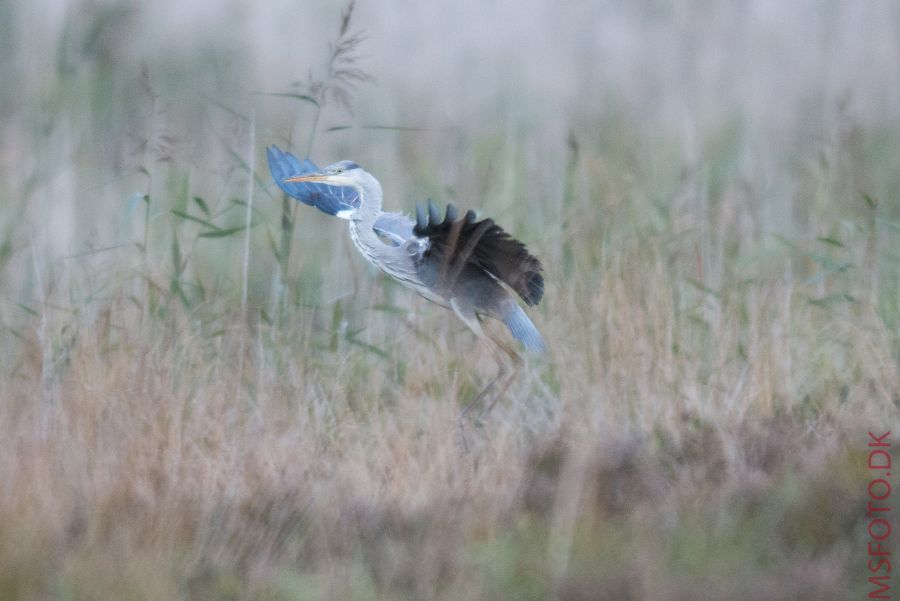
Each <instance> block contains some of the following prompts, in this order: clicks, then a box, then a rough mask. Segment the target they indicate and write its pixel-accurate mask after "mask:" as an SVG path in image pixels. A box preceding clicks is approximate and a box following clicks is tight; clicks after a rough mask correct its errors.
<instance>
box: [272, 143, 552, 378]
mask: <svg viewBox="0 0 900 601" xmlns="http://www.w3.org/2000/svg"><path fill="white" fill-rule="evenodd" d="M267 154H268V159H269V169H270V170H271V172H272V176H273V178H274V179H275V182H276V183H277V184H278V186H279V187H280V188H281V189H282V190H284V191H285V192H286V193H287V194H288V195H290V196H292V197H293V198H296V199H297V200H299V201H301V202H303V203H305V204H308V205H311V206H315V207H317V208H319V209H320V210H322V211H324V212H326V213H328V214H330V215H334V216H336V217H340V218H342V219H347V220H349V222H350V237H351V239H352V240H353V244H354V245H355V246H356V248H357V249H359V251H360V252H361V253H362V254H363V256H364V257H365V258H366V259H367V260H368V261H369V262H371V263H373V264H374V265H376V266H378V268H379V269H381V270H382V271H383V272H385V273H386V274H387V275H389V276H391V277H392V278H394V279H396V280H397V281H399V282H400V283H402V284H404V285H405V286H408V287H409V288H412V289H413V290H415V291H416V292H418V293H419V294H420V295H422V296H424V297H425V298H427V299H428V300H430V301H433V302H435V303H437V304H439V305H441V306H444V307H447V308H450V309H452V310H453V311H454V312H455V313H456V314H457V315H458V316H459V317H460V318H461V319H462V320H463V322H465V324H466V325H467V326H469V328H471V329H472V330H473V331H474V332H475V333H476V334H477V335H479V336H480V337H484V336H485V334H484V332H482V330H481V326H480V320H481V318H482V317H492V318H495V319H499V320H501V321H503V322H504V323H505V324H506V326H507V327H508V328H509V330H510V333H511V334H512V335H513V337H515V338H516V339H517V340H518V341H519V342H520V343H521V344H522V345H523V346H525V347H526V348H528V349H530V350H534V351H543V349H544V342H543V340H542V339H541V336H540V334H539V333H538V331H537V329H536V328H535V327H534V324H533V323H532V322H531V320H530V319H529V318H528V316H527V315H526V314H525V312H524V311H523V310H522V307H521V306H519V303H518V302H516V300H515V297H514V293H515V294H518V295H519V296H520V297H521V298H522V300H524V301H525V303H526V304H528V305H536V304H537V303H538V302H540V300H541V297H542V296H543V291H544V280H543V277H542V276H541V273H540V272H541V264H540V262H539V261H538V260H537V259H536V258H534V257H533V256H532V255H531V254H529V253H528V251H527V249H526V248H525V246H524V245H523V244H522V243H521V242H518V241H516V240H514V239H513V238H512V237H510V236H509V235H508V234H507V233H506V232H504V231H503V230H502V229H500V227H498V226H497V225H495V224H494V222H493V221H492V220H491V219H484V220H481V221H478V220H476V218H475V214H474V213H473V212H472V211H469V212H467V213H466V215H465V216H464V217H462V218H459V219H458V218H457V215H456V209H455V208H454V207H453V206H452V205H448V206H447V211H446V214H445V216H444V217H443V219H442V218H441V215H440V213H439V212H438V209H437V207H435V206H434V204H433V203H431V202H430V201H429V202H428V209H427V212H426V211H425V210H423V209H422V208H421V207H417V212H416V219H415V220H413V219H410V218H409V217H407V216H406V215H403V214H401V213H388V212H384V211H382V207H381V203H382V191H381V184H379V183H378V180H376V179H375V178H374V177H373V176H372V175H370V174H369V173H367V172H366V171H364V170H363V169H361V168H360V167H359V165H357V164H356V163H353V162H352V161H340V162H338V163H334V164H333V165H329V166H328V167H325V168H324V169H321V170H320V169H318V168H316V166H315V165H314V164H313V163H312V162H311V161H309V160H306V161H300V160H299V159H297V158H296V157H295V156H293V155H292V154H290V153H286V152H282V151H281V150H279V149H278V148H277V147H275V146H273V147H271V148H269V149H268V150H267ZM492 340H494V342H496V343H497V344H498V345H499V346H500V347H501V348H503V349H504V350H505V351H506V352H507V353H510V355H511V356H512V357H513V358H514V360H518V355H517V354H516V353H515V352H514V351H511V349H509V347H506V346H505V345H504V344H503V343H502V342H500V341H498V340H496V339H493V338H492ZM502 372H503V368H502V367H501V373H502ZM479 396H480V395H479Z"/></svg>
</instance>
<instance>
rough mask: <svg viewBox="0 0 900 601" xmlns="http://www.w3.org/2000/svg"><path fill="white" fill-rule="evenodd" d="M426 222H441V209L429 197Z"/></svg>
mask: <svg viewBox="0 0 900 601" xmlns="http://www.w3.org/2000/svg"><path fill="white" fill-rule="evenodd" d="M428 222H429V223H430V224H431V225H437V224H439V223H440V222H441V211H440V210H439V209H438V208H437V205H436V204H434V203H433V202H432V201H431V199H430V198H429V199H428Z"/></svg>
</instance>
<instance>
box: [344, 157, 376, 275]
mask: <svg viewBox="0 0 900 601" xmlns="http://www.w3.org/2000/svg"><path fill="white" fill-rule="evenodd" d="M358 190H359V196H360V198H359V208H358V209H356V210H355V211H354V212H353V215H351V217H350V237H351V238H352V239H353V243H354V244H355V245H356V247H357V248H358V249H359V250H360V252H362V253H363V255H365V256H366V257H368V258H369V260H374V259H375V258H374V257H373V256H371V251H370V250H369V249H373V248H377V247H378V246H379V245H380V244H381V242H380V240H379V239H378V235H377V234H375V230H373V229H372V226H373V225H374V224H375V219H377V218H378V216H379V215H380V214H381V194H382V193H381V184H379V183H378V180H377V179H375V178H374V177H372V176H371V175H369V174H368V173H366V174H365V176H364V177H363V178H362V181H361V182H360V184H359V188H358Z"/></svg>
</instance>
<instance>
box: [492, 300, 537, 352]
mask: <svg viewBox="0 0 900 601" xmlns="http://www.w3.org/2000/svg"><path fill="white" fill-rule="evenodd" d="M503 323H505V324H506V327H507V328H509V332H510V333H511V334H512V335H513V338H515V339H516V340H518V341H519V342H521V343H522V346H524V347H525V348H526V349H528V350H529V351H535V352H538V353H543V352H544V351H545V350H546V349H547V347H546V346H544V339H543V338H541V334H540V332H538V331H537V328H536V327H534V324H533V323H531V320H530V319H528V315H526V313H525V311H523V310H522V307H520V306H519V304H518V303H516V302H511V303H509V305H507V309H506V311H505V313H504V315H503Z"/></svg>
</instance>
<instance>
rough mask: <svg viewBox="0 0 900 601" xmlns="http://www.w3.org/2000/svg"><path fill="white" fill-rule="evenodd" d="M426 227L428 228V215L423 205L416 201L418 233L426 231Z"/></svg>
mask: <svg viewBox="0 0 900 601" xmlns="http://www.w3.org/2000/svg"><path fill="white" fill-rule="evenodd" d="M426 229H428V216H427V215H426V214H425V209H423V208H422V205H420V204H419V203H416V233H417V234H418V233H419V232H424V231H425V230H426Z"/></svg>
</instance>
